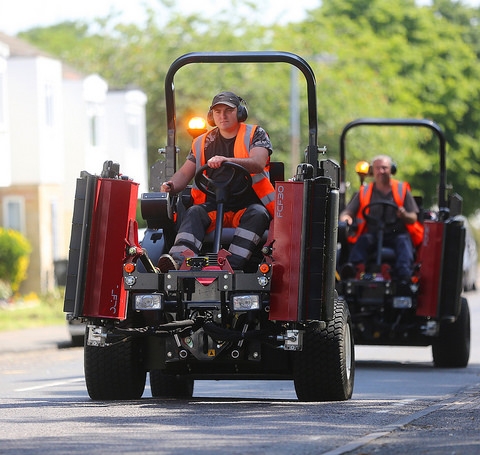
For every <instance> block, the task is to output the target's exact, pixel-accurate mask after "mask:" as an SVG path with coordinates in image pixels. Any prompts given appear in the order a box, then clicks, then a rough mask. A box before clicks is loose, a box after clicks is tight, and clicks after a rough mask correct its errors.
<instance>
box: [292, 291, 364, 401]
mask: <svg viewBox="0 0 480 455" xmlns="http://www.w3.org/2000/svg"><path fill="white" fill-rule="evenodd" d="M293 376H294V384H295V391H296V393H297V397H298V399H299V400H300V401H341V400H348V399H349V398H351V396H352V393H353V383H354V377H355V350H354V344H353V336H352V323H351V319H350V312H349V310H348V306H347V305H346V303H345V301H344V300H343V299H337V300H336V302H335V312H334V318H333V320H331V321H329V322H328V323H327V326H326V328H325V329H319V330H309V331H307V332H306V333H305V334H304V339H303V350H302V351H300V352H296V353H294V370H293Z"/></svg>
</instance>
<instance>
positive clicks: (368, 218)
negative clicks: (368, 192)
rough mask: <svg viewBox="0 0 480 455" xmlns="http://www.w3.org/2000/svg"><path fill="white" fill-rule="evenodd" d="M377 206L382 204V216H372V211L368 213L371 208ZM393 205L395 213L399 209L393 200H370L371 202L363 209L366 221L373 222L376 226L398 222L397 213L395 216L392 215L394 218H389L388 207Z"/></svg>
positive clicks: (391, 224) (382, 226)
mask: <svg viewBox="0 0 480 455" xmlns="http://www.w3.org/2000/svg"><path fill="white" fill-rule="evenodd" d="M375 206H381V207H382V214H381V216H380V217H378V216H372V215H371V214H370V213H367V212H368V211H369V209H371V208H372V207H375ZM388 207H391V208H393V209H394V210H395V213H396V212H397V210H398V205H397V204H395V203H394V202H391V201H375V202H370V204H367V205H366V206H365V207H364V208H363V210H362V215H363V218H364V219H365V221H367V222H369V223H372V224H373V225H375V226H379V227H381V228H384V227H385V226H393V225H394V224H396V223H397V221H398V217H397V216H396V214H395V217H392V218H393V219H392V220H391V221H389V220H387V216H386V215H387V208H388Z"/></svg>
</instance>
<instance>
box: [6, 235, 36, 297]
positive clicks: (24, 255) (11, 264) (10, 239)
mask: <svg viewBox="0 0 480 455" xmlns="http://www.w3.org/2000/svg"><path fill="white" fill-rule="evenodd" d="M30 252H31V247H30V244H29V242H28V240H27V239H26V238H25V237H24V236H23V235H22V234H20V232H18V231H14V230H13V229H4V228H0V281H1V282H3V286H2V288H3V289H4V291H5V286H6V285H9V286H10V287H11V290H12V291H13V292H16V291H18V288H19V287H20V283H21V282H22V281H23V280H24V279H25V278H26V274H27V268H28V263H29V255H30Z"/></svg>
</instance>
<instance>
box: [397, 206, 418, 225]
mask: <svg viewBox="0 0 480 455" xmlns="http://www.w3.org/2000/svg"><path fill="white" fill-rule="evenodd" d="M397 216H398V218H400V219H401V220H403V222H404V223H405V224H413V223H415V221H417V214H416V213H415V212H407V211H406V210H405V207H403V206H402V207H399V208H398V210H397Z"/></svg>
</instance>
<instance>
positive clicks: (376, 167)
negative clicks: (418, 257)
mask: <svg viewBox="0 0 480 455" xmlns="http://www.w3.org/2000/svg"><path fill="white" fill-rule="evenodd" d="M371 166H372V169H371V171H372V172H373V179H374V181H373V182H371V183H369V184H368V185H364V186H362V187H361V188H360V190H359V192H358V193H357V194H356V195H355V196H354V197H353V198H352V200H351V201H350V202H349V204H348V205H347V207H346V208H345V210H343V211H342V213H341V214H340V218H339V219H340V221H343V222H346V223H347V224H348V225H351V224H352V223H353V222H354V219H355V220H356V224H357V226H358V228H357V231H356V233H355V235H354V236H352V237H350V238H349V242H350V243H353V246H352V249H351V251H350V255H349V262H350V263H351V264H353V266H355V267H356V268H357V269H358V267H359V265H360V267H361V268H363V266H364V264H365V263H366V261H367V257H368V254H369V253H371V252H372V251H374V249H375V246H376V245H377V232H378V224H377V223H375V222H373V220H371V221H372V222H369V217H368V218H367V219H365V218H364V216H363V213H362V212H363V209H364V208H365V207H366V206H367V205H368V204H370V203H375V202H387V203H388V202H390V203H391V205H385V206H382V205H372V207H371V208H370V209H369V214H370V215H371V217H372V218H373V219H375V218H377V219H378V218H382V217H383V220H384V221H385V232H384V236H383V246H385V247H389V248H392V249H393V250H394V251H395V266H394V270H393V272H394V274H395V276H396V277H397V278H398V279H399V280H400V281H406V282H409V281H410V278H411V275H412V267H413V261H414V247H417V246H418V245H419V244H420V243H421V241H422V238H423V225H422V224H421V223H420V222H419V221H418V213H419V209H418V206H417V204H416V202H415V199H414V198H413V196H412V194H411V192H410V185H409V184H408V183H407V182H400V181H398V180H395V179H393V178H392V166H393V162H392V159H391V158H390V157H389V156H386V155H379V156H376V157H375V158H374V159H373V160H372V163H371ZM393 169H394V168H393ZM394 204H395V205H396V206H397V208H395V205H394Z"/></svg>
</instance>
